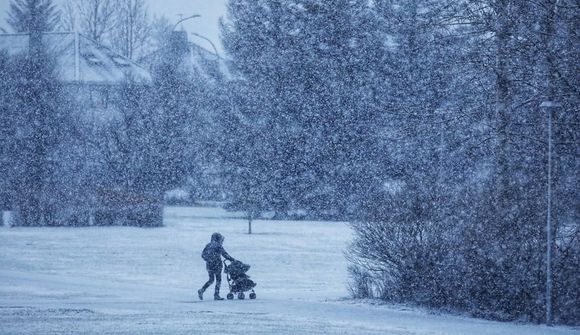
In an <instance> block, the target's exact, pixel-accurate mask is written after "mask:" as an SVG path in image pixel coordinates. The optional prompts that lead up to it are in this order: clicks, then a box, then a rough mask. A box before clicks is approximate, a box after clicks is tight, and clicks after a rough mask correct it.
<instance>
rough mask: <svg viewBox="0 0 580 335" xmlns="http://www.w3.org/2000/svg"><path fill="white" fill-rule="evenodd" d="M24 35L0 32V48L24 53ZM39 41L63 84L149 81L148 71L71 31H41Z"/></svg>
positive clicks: (26, 41) (25, 51) (16, 53)
mask: <svg viewBox="0 0 580 335" xmlns="http://www.w3.org/2000/svg"><path fill="white" fill-rule="evenodd" d="M28 40H29V35H28V34H0V50H5V51H6V52H7V53H8V54H9V55H18V54H25V53H27V50H28V44H29V43H28ZM43 42H44V44H45V45H46V46H47V49H48V50H49V52H50V53H51V54H53V55H54V56H55V60H56V63H57V71H58V76H59V79H60V80H61V81H63V82H67V83H75V82H81V83H94V84H109V85H114V84H120V83H122V82H124V81H126V80H129V79H130V80H134V81H136V82H141V83H149V82H151V74H150V73H149V71H147V70H146V69H144V68H143V67H141V66H139V65H138V64H136V63H135V62H133V61H131V60H130V59H128V58H126V57H123V56H121V55H119V54H117V53H115V52H113V51H112V50H110V49H109V48H106V47H104V46H101V45H99V44H97V43H96V42H94V41H92V40H90V39H88V38H86V37H85V36H83V35H81V34H78V33H73V32H57V33H44V34H43Z"/></svg>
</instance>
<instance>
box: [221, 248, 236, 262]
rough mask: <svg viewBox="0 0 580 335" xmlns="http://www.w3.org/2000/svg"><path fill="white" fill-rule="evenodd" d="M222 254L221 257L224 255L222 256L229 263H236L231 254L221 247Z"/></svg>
mask: <svg viewBox="0 0 580 335" xmlns="http://www.w3.org/2000/svg"><path fill="white" fill-rule="evenodd" d="M220 253H221V255H222V256H223V257H224V258H225V259H227V260H228V261H230V262H233V261H235V259H234V258H233V257H232V256H230V255H229V254H228V253H227V252H226V249H224V248H223V247H221V252H220Z"/></svg>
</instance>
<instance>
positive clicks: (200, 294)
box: [197, 290, 203, 300]
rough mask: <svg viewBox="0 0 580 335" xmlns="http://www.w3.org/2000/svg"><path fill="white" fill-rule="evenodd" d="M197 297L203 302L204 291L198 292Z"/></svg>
mask: <svg viewBox="0 0 580 335" xmlns="http://www.w3.org/2000/svg"><path fill="white" fill-rule="evenodd" d="M197 296H198V297H199V300H203V291H202V290H197Z"/></svg>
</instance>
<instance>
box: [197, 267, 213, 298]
mask: <svg viewBox="0 0 580 335" xmlns="http://www.w3.org/2000/svg"><path fill="white" fill-rule="evenodd" d="M207 274H208V275H209V280H208V281H207V282H206V283H205V284H204V285H203V287H202V288H201V290H200V291H201V292H202V293H203V292H205V290H207V288H208V287H209V286H210V285H211V284H213V277H214V273H213V272H212V271H208V272H207Z"/></svg>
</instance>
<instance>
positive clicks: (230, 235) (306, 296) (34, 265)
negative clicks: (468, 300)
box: [0, 208, 580, 335]
mask: <svg viewBox="0 0 580 335" xmlns="http://www.w3.org/2000/svg"><path fill="white" fill-rule="evenodd" d="M253 228H254V232H255V233H254V234H253V235H251V236H250V235H247V234H245V233H246V229H247V223H246V222H245V221H244V220H242V219H239V218H236V217H235V215H232V214H230V213H225V212H223V211H221V210H220V209H217V208H168V209H167V210H166V227H164V228H160V229H137V228H128V227H113V228H74V229H70V228H52V229H41V228H7V227H0V334H384V335H388V334H400V335H411V334H445V335H452V334H470V335H484V334H485V335H491V334H494V335H495V334H496V335H507V334H525V335H535V334H546V335H548V334H579V333H580V331H579V330H578V329H571V328H564V327H554V328H547V327H544V326H536V325H525V324H513V323H500V322H490V321H483V320H478V319H472V318H467V317H460V316H450V315H437V314H430V313H427V312H425V311H421V310H418V309H410V308H404V307H401V306H389V305H382V306H374V305H370V304H367V303H362V302H355V301H351V300H347V299H344V298H345V297H347V295H348V294H347V290H346V281H347V277H346V265H347V263H346V260H345V259H344V257H343V254H342V252H343V250H344V247H345V246H346V244H347V243H348V240H349V238H350V231H349V229H348V227H347V226H346V225H345V224H343V223H334V222H276V221H258V222H255V223H254V227H253ZM214 231H219V232H221V233H222V234H224V235H225V236H226V240H225V243H224V246H225V248H226V250H228V252H229V253H230V254H231V255H232V256H234V257H236V258H238V259H240V260H242V261H245V262H247V263H249V264H251V265H252V269H251V270H250V271H249V273H248V274H249V275H251V276H252V278H253V279H254V280H255V281H256V282H258V286H257V288H256V292H257V294H258V299H257V300H254V301H250V300H244V301H238V300H234V301H213V300H211V297H212V293H211V289H210V290H208V292H207V293H206V298H207V300H205V301H198V300H197V297H196V293H195V292H196V290H197V289H198V288H199V287H200V286H201V285H202V284H203V282H204V281H205V280H206V279H207V278H206V272H205V268H204V264H203V261H202V259H201V258H200V252H201V249H202V248H203V246H204V245H205V243H207V242H208V240H209V237H210V235H211V233H213V232H214ZM226 287H227V283H226V282H225V278H224V282H223V283H222V292H223V295H225V293H227V289H226Z"/></svg>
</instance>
